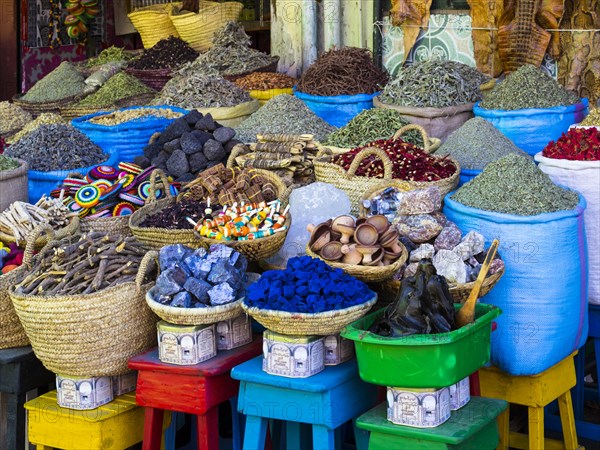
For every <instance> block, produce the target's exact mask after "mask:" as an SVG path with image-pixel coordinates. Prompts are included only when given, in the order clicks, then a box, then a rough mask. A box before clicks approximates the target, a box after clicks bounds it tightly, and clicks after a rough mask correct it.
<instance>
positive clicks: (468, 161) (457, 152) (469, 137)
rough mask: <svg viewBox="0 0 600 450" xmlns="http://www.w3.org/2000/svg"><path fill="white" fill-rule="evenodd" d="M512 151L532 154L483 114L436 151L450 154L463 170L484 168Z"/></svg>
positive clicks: (516, 153) (454, 134)
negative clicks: (484, 117) (520, 146)
mask: <svg viewBox="0 0 600 450" xmlns="http://www.w3.org/2000/svg"><path fill="white" fill-rule="evenodd" d="M509 153H514V154H515V155H520V156H523V157H525V158H529V159H531V157H530V156H529V155H528V154H527V153H525V152H524V151H523V150H521V149H520V148H519V147H517V146H516V145H515V144H513V143H512V141H511V140H510V139H508V138H507V137H506V136H504V134H502V132H501V131H498V129H497V128H496V127H494V125H492V124H491V123H490V122H488V121H487V120H485V119H482V118H481V117H475V118H473V119H470V120H468V121H466V122H465V123H464V124H463V126H462V127H460V128H459V129H458V130H456V131H454V132H453V133H452V134H451V135H450V136H448V139H447V140H446V142H444V143H443V144H442V146H441V147H440V148H439V149H438V150H436V152H435V154H436V155H440V156H446V155H448V156H450V157H451V158H453V159H455V160H456V161H458V163H459V164H460V167H461V169H467V170H480V169H483V168H484V167H485V166H487V165H488V164H489V163H491V162H493V161H496V160H498V159H500V158H502V157H503V156H506V155H508V154H509Z"/></svg>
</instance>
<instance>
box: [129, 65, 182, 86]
mask: <svg viewBox="0 0 600 450" xmlns="http://www.w3.org/2000/svg"><path fill="white" fill-rule="evenodd" d="M125 72H126V73H128V74H129V75H131V76H133V77H135V78H137V79H138V80H140V81H141V82H142V83H144V84H145V85H146V86H148V87H151V88H152V89H154V90H156V91H160V90H161V89H162V88H163V87H165V84H167V82H168V81H169V80H170V79H171V78H173V71H172V70H171V69H149V70H142V69H133V68H127V69H125Z"/></svg>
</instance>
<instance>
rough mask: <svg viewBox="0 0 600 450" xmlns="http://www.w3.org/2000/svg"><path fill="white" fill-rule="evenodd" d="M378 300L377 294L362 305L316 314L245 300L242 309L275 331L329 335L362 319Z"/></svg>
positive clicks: (292, 333)
mask: <svg viewBox="0 0 600 450" xmlns="http://www.w3.org/2000/svg"><path fill="white" fill-rule="evenodd" d="M376 302H377V294H375V296H374V297H373V298H371V299H370V300H368V301H367V302H365V303H361V304H360V305H354V306H351V307H350V308H344V309H338V310H334V311H327V312H322V313H316V314H308V313H292V312H287V311H275V310H270V309H260V308H256V307H250V306H248V305H246V304H245V303H244V302H243V301H242V309H243V310H244V311H246V313H248V314H249V315H251V316H252V317H253V318H254V319H255V320H256V321H257V322H258V323H260V324H261V325H262V326H264V327H265V328H267V329H269V330H271V331H274V332H275V333H281V334H287V335H292V336H315V335H316V336H329V335H331V334H337V333H339V332H340V331H342V329H343V328H344V327H345V326H346V325H348V324H349V323H351V322H354V321H355V320H358V319H360V318H361V317H362V316H364V315H365V314H366V313H367V312H368V311H369V310H370V309H371V308H372V307H373V305H374V304H375V303H376Z"/></svg>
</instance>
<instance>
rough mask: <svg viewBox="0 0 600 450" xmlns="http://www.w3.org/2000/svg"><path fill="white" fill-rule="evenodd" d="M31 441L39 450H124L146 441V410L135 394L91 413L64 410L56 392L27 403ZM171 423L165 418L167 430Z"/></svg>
mask: <svg viewBox="0 0 600 450" xmlns="http://www.w3.org/2000/svg"><path fill="white" fill-rule="evenodd" d="M25 409H26V410H27V419H28V432H29V442H31V443H32V444H34V445H36V446H37V450H49V449H51V448H59V449H64V450H109V449H111V450H113V449H114V450H123V449H125V448H128V447H131V446H132V445H135V444H137V443H139V442H142V439H143V436H144V408H142V407H141V406H138V405H137V404H136V402H135V392H130V393H129V394H124V395H121V396H119V397H116V398H115V399H114V400H113V401H112V402H110V403H107V404H106V405H103V406H100V407H98V408H96V409H92V410H88V411H77V410H73V409H67V408H61V407H60V406H58V404H57V403H56V391H52V392H48V393H47V394H44V395H42V396H40V397H38V398H36V399H33V400H31V401H29V402H27V403H25ZM170 420H171V417H170V415H168V416H167V415H165V421H164V422H165V423H164V424H163V427H164V428H167V427H168V425H169V422H170Z"/></svg>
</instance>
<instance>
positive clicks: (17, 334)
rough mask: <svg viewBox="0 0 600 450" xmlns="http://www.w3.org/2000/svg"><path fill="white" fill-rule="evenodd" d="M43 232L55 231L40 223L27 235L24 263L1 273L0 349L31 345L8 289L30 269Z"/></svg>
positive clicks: (50, 233)
mask: <svg viewBox="0 0 600 450" xmlns="http://www.w3.org/2000/svg"><path fill="white" fill-rule="evenodd" d="M42 233H47V234H49V235H50V236H52V235H53V233H54V232H53V230H52V229H51V228H50V227H49V226H47V225H46V224H41V225H38V227H36V229H34V230H33V231H32V232H31V233H30V234H29V236H27V245H26V246H25V255H23V264H22V265H21V266H19V267H17V268H16V269H14V270H12V271H10V272H8V273H7V274H5V275H0V349H4V348H13V347H23V346H25V345H29V338H28V337H27V335H26V334H25V330H24V329H23V326H22V325H21V322H20V321H19V317H18V316H17V313H16V312H15V308H14V306H13V304H12V301H11V300H10V296H9V295H8V290H9V288H11V287H12V286H15V285H16V284H18V283H19V282H20V281H21V280H22V279H23V277H25V275H27V272H28V271H29V270H30V268H31V265H32V263H33V258H34V257H33V251H34V248H35V242H36V241H37V240H38V239H39V236H40V235H41V234H42Z"/></svg>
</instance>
